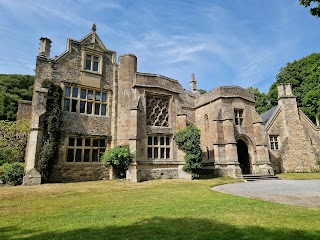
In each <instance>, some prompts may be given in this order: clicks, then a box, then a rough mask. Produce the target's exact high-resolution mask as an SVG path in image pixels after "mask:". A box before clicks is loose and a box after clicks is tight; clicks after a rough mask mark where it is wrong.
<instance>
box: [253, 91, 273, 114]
mask: <svg viewBox="0 0 320 240" xmlns="http://www.w3.org/2000/svg"><path fill="white" fill-rule="evenodd" d="M248 91H250V92H251V93H253V94H254V95H255V99H256V103H255V107H256V111H257V113H259V114H261V113H263V112H265V111H267V110H268V109H269V108H271V107H272V105H271V103H270V100H269V96H268V94H265V93H261V92H260V91H259V89H258V88H253V87H248Z"/></svg>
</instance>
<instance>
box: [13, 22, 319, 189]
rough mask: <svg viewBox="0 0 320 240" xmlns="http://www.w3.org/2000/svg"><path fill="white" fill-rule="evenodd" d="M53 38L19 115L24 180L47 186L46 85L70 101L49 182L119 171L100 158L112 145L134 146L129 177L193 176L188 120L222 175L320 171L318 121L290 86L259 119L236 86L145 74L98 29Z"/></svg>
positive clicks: (206, 162)
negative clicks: (60, 47) (43, 152)
mask: <svg viewBox="0 0 320 240" xmlns="http://www.w3.org/2000/svg"><path fill="white" fill-rule="evenodd" d="M50 47H51V40H50V39H48V38H41V39H40V49H39V55H38V56H37V61H36V70H35V71H36V74H35V83H34V93H33V100H32V103H31V102H27V101H21V102H20V104H19V110H18V118H28V119H30V128H31V131H30V134H29V139H28V145H27V151H26V159H25V161H26V164H25V172H26V176H25V178H24V184H26V185H31V184H39V183H41V176H40V174H39V172H38V171H37V170H36V166H37V159H38V157H39V151H40V149H41V148H42V145H43V130H44V119H45V116H46V98H47V92H48V90H47V89H46V88H43V87H42V86H43V85H42V82H43V81H48V80H49V81H52V83H54V84H56V85H58V86H60V87H61V89H62V91H63V98H62V103H61V108H62V114H61V124H60V133H61V138H60V141H59V144H58V158H57V159H55V161H54V164H53V168H52V170H51V172H50V174H49V181H51V182H68V181H87V180H98V179H105V178H107V179H108V178H110V177H111V175H112V174H111V173H110V172H111V171H110V169H109V168H108V167H105V166H104V165H103V164H101V163H100V162H99V158H100V156H101V154H102V153H103V152H105V151H107V150H108V149H110V148H112V147H114V146H121V145H129V146H130V149H131V151H132V152H134V153H135V158H134V160H133V162H132V163H131V164H130V166H129V170H128V171H127V179H130V180H132V181H143V180H148V179H157V178H190V174H189V173H186V172H184V171H183V170H182V166H183V164H184V158H183V157H184V153H183V152H182V151H181V150H179V148H178V146H177V145H176V143H175V141H174V136H175V133H176V132H177V131H179V130H181V129H183V128H184V127H186V126H187V125H188V124H193V125H195V126H197V127H198V128H199V129H200V131H201V149H202V152H203V161H202V163H203V169H204V170H205V171H206V172H210V173H212V174H215V175H217V176H231V177H235V178H237V177H240V178H241V177H242V175H243V174H263V175H273V174H274V173H275V172H288V171H290V172H291V171H292V172H310V171H314V170H316V169H319V165H318V164H317V161H318V160H319V159H320V128H319V126H315V125H314V124H313V122H311V121H310V120H309V119H308V117H307V116H306V115H305V114H304V113H303V112H301V111H300V110H299V109H298V108H297V103H296V98H295V96H293V94H292V89H291V86H290V85H289V84H286V85H279V86H278V93H279V98H278V105H277V106H276V107H273V108H271V109H270V110H269V111H267V112H266V113H264V114H262V115H261V116H259V115H258V114H257V112H256V111H255V107H254V104H255V97H254V95H253V94H252V93H250V92H248V91H247V90H246V89H243V88H241V87H238V86H220V87H217V88H215V89H212V90H211V91H209V92H207V93H205V94H203V95H201V94H200V93H199V91H198V90H197V84H196V80H195V78H194V75H192V77H191V82H190V90H186V89H184V88H183V87H182V86H181V85H180V84H179V82H178V81H177V80H174V79H171V78H169V77H165V76H161V75H158V74H152V73H141V72H138V71H137V58H136V56H135V55H133V54H124V55H121V56H119V58H118V62H117V58H116V52H114V51H112V50H109V49H108V48H106V47H105V45H104V44H103V42H102V41H101V40H100V38H99V37H98V35H97V34H96V27H95V25H93V27H92V31H91V32H90V33H89V34H88V35H86V36H85V37H84V38H82V39H81V40H79V41H77V40H73V39H69V38H68V39H67V48H66V51H65V52H63V53H62V54H61V55H59V56H56V57H54V58H51V57H50Z"/></svg>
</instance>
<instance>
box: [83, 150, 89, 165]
mask: <svg viewBox="0 0 320 240" xmlns="http://www.w3.org/2000/svg"><path fill="white" fill-rule="evenodd" d="M83 161H84V162H90V149H85V150H84V157H83Z"/></svg>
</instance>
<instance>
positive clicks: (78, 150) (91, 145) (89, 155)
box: [66, 137, 107, 162]
mask: <svg viewBox="0 0 320 240" xmlns="http://www.w3.org/2000/svg"><path fill="white" fill-rule="evenodd" d="M106 146H107V141H106V139H98V138H84V137H68V147H67V157H66V159H67V162H99V160H100V157H101V155H102V154H103V153H104V152H105V150H106Z"/></svg>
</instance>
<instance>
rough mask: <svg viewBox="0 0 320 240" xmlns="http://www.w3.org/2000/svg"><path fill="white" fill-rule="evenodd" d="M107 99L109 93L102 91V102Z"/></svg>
mask: <svg viewBox="0 0 320 240" xmlns="http://www.w3.org/2000/svg"><path fill="white" fill-rule="evenodd" d="M106 101H107V94H106V93H102V102H106Z"/></svg>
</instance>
